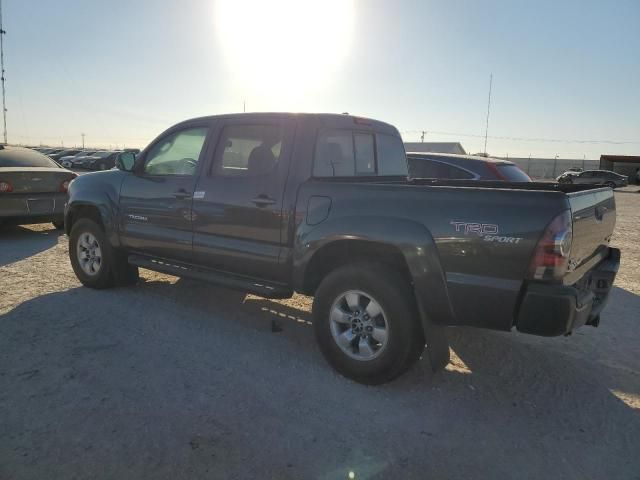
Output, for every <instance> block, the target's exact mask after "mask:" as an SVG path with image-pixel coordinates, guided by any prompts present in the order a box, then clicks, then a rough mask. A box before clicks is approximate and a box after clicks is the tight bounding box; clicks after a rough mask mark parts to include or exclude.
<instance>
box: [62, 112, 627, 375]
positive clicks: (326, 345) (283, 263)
mask: <svg viewBox="0 0 640 480" xmlns="http://www.w3.org/2000/svg"><path fill="white" fill-rule="evenodd" d="M117 166H118V169H115V170H110V171H106V172H96V173H90V174H87V175H82V176H81V177H79V178H76V179H75V180H73V182H72V183H71V185H70V187H69V200H68V203H67V205H66V208H65V229H66V232H67V234H68V235H69V257H70V261H71V265H72V267H73V270H74V271H75V273H76V275H77V277H78V279H79V280H80V282H82V284H84V285H85V286H87V287H90V288H108V287H112V286H117V285H120V286H122V285H133V284H135V283H136V281H137V279H138V267H142V268H146V269H150V270H155V271H159V272H165V273H168V274H171V275H176V276H181V277H189V278H194V279H200V280H204V281H209V282H212V283H215V284H218V285H222V286H226V287H230V288H235V289H239V290H242V291H246V292H250V293H253V294H256V295H260V296H263V297H267V298H286V297H289V296H291V295H293V294H294V292H299V293H301V294H304V295H310V296H313V297H314V301H313V326H314V331H315V336H316V339H317V342H318V344H319V347H320V350H321V351H322V353H323V355H324V356H325V358H326V359H327V361H328V362H329V363H330V364H331V365H332V366H333V367H334V368H335V369H336V370H337V371H339V372H340V373H341V374H343V375H345V376H347V377H349V378H351V379H354V380H356V381H358V382H361V383H366V384H379V383H383V382H387V381H390V380H392V379H393V378H395V377H397V376H398V375H400V374H401V373H403V372H404V371H406V370H407V369H408V368H409V367H410V366H411V365H412V364H413V363H414V362H415V361H416V360H417V359H418V358H419V357H420V355H421V354H422V352H423V350H424V348H425V344H426V352H427V355H428V357H429V359H430V361H431V367H432V368H433V369H434V371H435V370H438V369H441V368H443V367H444V366H445V365H446V364H447V363H448V362H449V345H448V343H447V337H446V335H445V329H446V327H447V326H457V325H469V326H475V327H483V328H490V329H496V330H504V331H508V330H512V329H514V328H515V329H517V330H518V331H520V332H524V333H529V334H534V335H543V336H556V335H566V334H569V333H571V332H572V331H573V330H575V329H576V328H578V327H580V326H582V325H585V324H586V325H592V326H597V325H598V323H599V321H600V313H601V312H602V309H603V307H604V306H605V303H606V300H607V297H608V295H609V291H610V289H611V286H612V284H613V281H614V278H615V275H616V272H617V269H618V266H619V263H620V251H619V250H618V249H616V248H611V247H610V246H609V242H610V239H611V235H612V233H613V230H614V226H615V218H616V212H615V201H614V196H613V192H612V190H611V189H610V188H593V187H592V186H591V187H590V186H585V185H560V184H557V183H536V182H527V183H525V182H523V183H509V182H491V181H488V182H482V181H470V180H435V179H416V178H409V177H408V172H407V161H406V156H405V151H404V147H403V143H402V140H401V138H400V135H399V134H398V131H397V130H396V128H394V127H393V126H391V125H389V124H386V123H383V122H379V121H375V120H369V119H364V118H359V117H353V116H349V115H333V114H286V113H274V114H267V113H261V114H234V115H222V116H211V117H204V118H196V119H192V120H188V121H185V122H182V123H180V124H178V125H175V126H173V127H171V128H170V129H168V130H167V131H165V132H164V133H162V134H161V135H160V136H159V137H158V138H157V139H155V140H154V141H153V142H152V143H151V144H150V145H149V146H148V147H147V148H146V149H144V150H143V151H142V152H141V153H140V154H138V155H135V154H134V153H132V152H126V153H124V154H122V155H121V156H120V157H119V159H118V165H117Z"/></svg>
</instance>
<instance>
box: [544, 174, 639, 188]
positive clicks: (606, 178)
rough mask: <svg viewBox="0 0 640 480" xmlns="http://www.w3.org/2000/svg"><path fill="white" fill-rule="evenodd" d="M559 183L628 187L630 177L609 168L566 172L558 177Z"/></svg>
mask: <svg viewBox="0 0 640 480" xmlns="http://www.w3.org/2000/svg"><path fill="white" fill-rule="evenodd" d="M556 180H557V181H558V182H559V183H576V184H586V185H605V186H607V187H611V188H617V187H626V186H627V185H629V179H628V178H627V177H626V176H625V175H620V174H619V173H615V172H611V171H609V170H585V171H583V172H574V171H568V172H564V173H563V174H562V175H560V176H559V177H558V178H557V179H556Z"/></svg>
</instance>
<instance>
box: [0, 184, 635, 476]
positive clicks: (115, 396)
mask: <svg viewBox="0 0 640 480" xmlns="http://www.w3.org/2000/svg"><path fill="white" fill-rule="evenodd" d="M616 197H617V202H618V225H617V228H616V234H615V238H614V242H613V243H614V244H615V245H617V246H619V247H621V248H622V252H623V263H622V267H621V271H620V274H619V276H618V281H617V285H616V287H615V289H614V291H613V293H612V297H611V301H610V304H609V306H608V307H607V309H606V310H605V312H604V314H603V318H602V323H601V326H600V327H599V328H598V329H594V328H589V327H585V328H583V329H581V330H579V331H578V332H576V333H575V334H574V335H572V336H570V337H566V338H565V337H563V338H551V339H548V338H537V337H531V336H526V335H521V334H517V333H511V334H508V333H500V332H489V331H481V330H473V329H462V328H460V329H455V330H454V329H452V330H451V332H450V337H451V344H452V349H453V351H454V361H453V363H452V364H451V365H449V367H447V370H446V371H445V372H442V373H439V374H437V375H432V374H431V373H430V371H429V365H428V362H427V361H426V360H424V359H423V360H421V361H420V362H419V363H418V365H417V366H416V368H414V369H412V370H411V371H410V372H409V373H408V374H406V375H405V376H403V377H402V378H400V379H399V380H397V381H395V382H393V383H391V384H389V385H385V386H382V387H364V386H361V385H358V384H355V383H353V382H350V381H348V380H346V379H344V378H342V377H340V376H338V375H336V374H335V373H334V372H333V371H332V370H331V369H330V368H329V367H328V366H327V365H326V364H325V362H324V361H323V359H322V358H321V356H320V354H319V351H318V349H317V348H316V346H315V343H314V340H313V335H312V331H311V330H312V329H311V328H310V314H309V308H310V300H309V299H308V298H306V297H300V296H296V297H294V298H293V299H291V300H287V301H270V300H265V299H261V298H258V297H253V296H246V297H245V296H244V295H240V294H238V293H235V292H230V291H228V290H224V289H219V288H214V287H212V286H209V285H205V284H199V283H196V282H192V281H187V280H180V279H176V278H175V277H170V276H166V275H161V274H156V273H153V272H149V271H146V270H143V271H142V276H143V282H141V283H140V284H139V285H138V286H136V287H134V288H130V289H115V290H109V291H92V290H89V289H86V288H82V287H81V286H80V285H79V283H78V281H77V280H76V278H75V276H74V275H73V272H72V270H71V268H70V266H69V262H68V259H67V254H66V252H67V239H66V237H64V236H62V235H60V234H59V233H58V232H56V231H55V230H52V229H51V226H49V225H40V226H28V227H16V228H5V229H4V230H2V231H0V479H3V480H4V479H26V478H34V479H42V478H47V479H56V478H64V479H72V478H78V479H80V478H82V479H84V478H114V479H125V478H131V479H141V478H149V479H154V480H156V479H165V478H166V479H180V478H214V479H217V478H220V479H236V478H237V479H240V478H284V479H286V478H292V479H293V478H296V479H297V478H318V479H334V478H335V479H344V478H348V472H350V471H353V472H354V473H355V478H356V479H368V478H383V479H387V478H464V479H471V478H492V479H494V478H518V479H539V478H547V479H552V478H568V479H603V478H607V479H639V478H640V456H639V453H640V376H639V373H640V359H639V356H638V345H640V325H639V324H638V322H639V321H640V297H639V296H638V295H640V273H639V272H638V265H640V235H638V231H637V229H638V226H639V225H640V194H635V193H625V192H622V193H617V194H616ZM274 321H275V322H277V325H279V326H280V327H281V329H282V330H281V331H279V332H274V331H272V324H273V322H274ZM275 330H278V329H275Z"/></svg>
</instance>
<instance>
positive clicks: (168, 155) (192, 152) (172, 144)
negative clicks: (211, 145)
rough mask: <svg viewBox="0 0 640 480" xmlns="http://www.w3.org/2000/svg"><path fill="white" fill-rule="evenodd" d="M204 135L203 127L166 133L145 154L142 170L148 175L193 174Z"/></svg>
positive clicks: (205, 135)
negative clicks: (145, 159)
mask: <svg viewBox="0 0 640 480" xmlns="http://www.w3.org/2000/svg"><path fill="white" fill-rule="evenodd" d="M206 137H207V129H206V128H204V127H197V128H189V129H186V130H181V131H179V132H175V133H173V134H170V135H168V136H167V137H165V138H163V139H162V140H160V141H159V142H158V143H157V144H156V145H155V146H154V147H153V148H152V149H151V151H150V152H149V154H148V155H147V161H146V163H145V167H144V172H145V173H147V174H149V175H193V174H194V173H195V172H196V167H197V166H198V160H199V158H200V152H201V151H202V146H203V145H204V141H205V139H206Z"/></svg>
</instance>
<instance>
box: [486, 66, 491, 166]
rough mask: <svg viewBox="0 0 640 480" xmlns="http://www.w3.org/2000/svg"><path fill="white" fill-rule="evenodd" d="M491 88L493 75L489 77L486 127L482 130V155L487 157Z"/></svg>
mask: <svg viewBox="0 0 640 480" xmlns="http://www.w3.org/2000/svg"><path fill="white" fill-rule="evenodd" d="M492 86H493V73H492V74H491V75H489V101H488V102H487V126H486V127H485V129H484V155H485V157H486V156H487V136H488V135H489V111H490V109H491V87H492Z"/></svg>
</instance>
